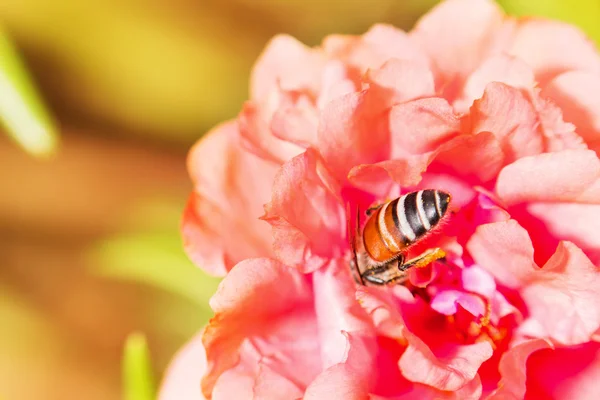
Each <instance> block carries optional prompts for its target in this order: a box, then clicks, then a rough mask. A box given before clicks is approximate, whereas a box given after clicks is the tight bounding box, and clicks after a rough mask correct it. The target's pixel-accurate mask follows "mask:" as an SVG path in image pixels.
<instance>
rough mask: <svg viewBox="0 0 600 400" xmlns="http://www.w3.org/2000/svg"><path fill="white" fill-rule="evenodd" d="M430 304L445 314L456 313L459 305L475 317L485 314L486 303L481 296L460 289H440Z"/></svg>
mask: <svg viewBox="0 0 600 400" xmlns="http://www.w3.org/2000/svg"><path fill="white" fill-rule="evenodd" d="M430 305H431V308H433V309H434V310H435V311H437V312H439V313H440V314H444V315H454V314H456V312H457V311H458V307H457V306H458V305H460V306H461V307H462V308H464V309H465V310H467V311H468V312H469V313H471V314H472V315H473V316H475V317H478V316H481V315H484V314H485V303H484V302H483V300H482V299H481V298H480V297H479V296H475V295H473V294H470V293H465V292H463V291H460V290H452V289H446V290H440V291H439V292H437V293H436V294H435V296H434V297H433V299H432V300H431V303H430Z"/></svg>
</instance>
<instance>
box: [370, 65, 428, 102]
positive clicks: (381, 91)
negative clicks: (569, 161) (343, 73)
mask: <svg viewBox="0 0 600 400" xmlns="http://www.w3.org/2000/svg"><path fill="white" fill-rule="evenodd" d="M365 82H366V83H368V84H369V87H370V88H372V89H373V90H374V91H375V95H376V96H378V97H380V98H381V99H382V101H383V102H385V103H387V104H390V105H392V104H398V103H404V102H407V101H409V100H414V99H418V98H420V97H427V96H433V95H434V93H435V88H434V84H433V75H432V74H431V71H429V69H427V68H426V67H423V66H422V65H419V64H417V63H416V62H413V61H406V60H398V59H395V58H392V59H390V60H389V61H387V62H386V63H385V64H383V66H382V67H381V68H379V69H370V70H369V71H367V75H366V77H365Z"/></svg>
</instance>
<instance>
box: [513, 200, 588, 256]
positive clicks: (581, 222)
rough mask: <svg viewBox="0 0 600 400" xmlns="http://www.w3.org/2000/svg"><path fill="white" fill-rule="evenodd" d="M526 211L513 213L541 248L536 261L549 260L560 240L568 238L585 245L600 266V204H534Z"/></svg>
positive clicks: (535, 245)
mask: <svg viewBox="0 0 600 400" xmlns="http://www.w3.org/2000/svg"><path fill="white" fill-rule="evenodd" d="M526 210H527V214H525V213H522V214H516V213H513V214H514V215H516V218H517V219H518V221H519V222H520V223H521V224H522V225H523V227H525V228H526V229H527V230H528V231H529V232H530V233H529V234H530V235H531V238H532V241H533V243H534V247H535V248H536V249H538V250H537V252H536V260H541V261H544V260H547V259H548V258H550V256H551V255H552V251H553V249H555V248H556V246H557V245H558V242H559V241H560V240H568V241H571V242H573V243H575V244H576V245H577V246H578V247H579V248H581V249H582V250H583V251H584V252H585V254H586V255H587V256H588V257H589V258H590V260H591V261H592V263H594V264H595V265H600V235H598V226H600V204H581V203H531V204H528V205H527V207H526ZM565 221H569V223H568V224H566V223H565ZM545 249H547V250H548V251H544V250H545ZM538 253H539V254H538ZM538 256H539V257H538ZM541 263H542V262H540V264H541Z"/></svg>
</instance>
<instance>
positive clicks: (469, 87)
mask: <svg viewBox="0 0 600 400" xmlns="http://www.w3.org/2000/svg"><path fill="white" fill-rule="evenodd" d="M491 82H501V83H504V84H506V85H508V86H512V87H514V88H516V89H525V90H531V89H533V88H534V87H535V77H534V76H533V71H532V70H531V68H530V67H529V66H528V65H527V64H526V63H524V62H523V61H522V60H520V59H518V58H515V57H510V56H508V55H506V54H500V55H497V56H493V57H490V58H488V59H487V60H485V61H484V62H483V64H481V65H480V66H479V68H477V69H476V70H475V72H473V74H471V75H470V76H469V78H468V79H467V81H466V82H465V85H464V87H463V89H462V93H461V95H460V97H459V98H458V99H456V100H455V101H454V103H453V104H452V105H453V106H454V108H455V109H456V110H459V111H461V112H466V111H468V109H469V107H470V106H471V104H473V101H475V100H476V99H479V98H480V97H481V96H483V93H484V91H485V88H486V87H487V85H488V84H489V83H491Z"/></svg>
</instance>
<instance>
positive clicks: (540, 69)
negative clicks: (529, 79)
mask: <svg viewBox="0 0 600 400" xmlns="http://www.w3.org/2000/svg"><path fill="white" fill-rule="evenodd" d="M507 51H508V52H509V53H510V54H512V55H514V56H516V57H518V58H520V59H522V60H524V61H525V62H526V63H527V64H529V66H531V68H533V70H534V72H535V77H536V80H537V81H538V82H539V84H540V85H541V86H544V85H545V84H546V83H547V82H548V81H550V80H551V79H552V78H554V77H555V76H557V75H558V74H561V73H563V72H566V71H571V70H582V71H589V72H592V73H595V74H599V73H600V56H599V55H598V53H597V50H596V48H595V46H594V43H593V42H592V41H591V40H590V39H588V38H587V37H585V35H584V34H583V33H582V32H581V31H580V30H579V29H578V28H576V27H575V26H573V25H569V24H565V23H562V22H558V21H550V20H544V19H536V18H528V19H523V20H521V21H519V23H518V24H517V27H516V29H515V31H514V33H513V38H512V43H511V45H510V46H509V48H508V49H507Z"/></svg>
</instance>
